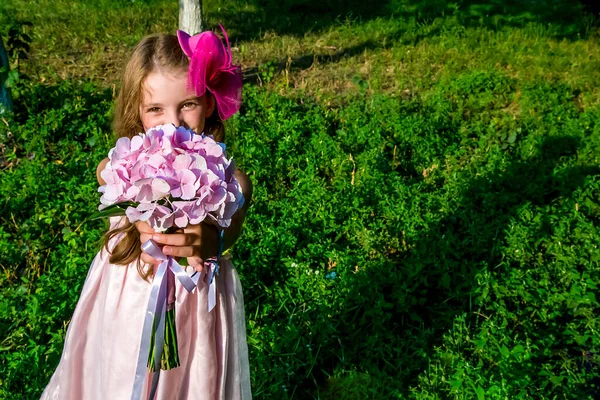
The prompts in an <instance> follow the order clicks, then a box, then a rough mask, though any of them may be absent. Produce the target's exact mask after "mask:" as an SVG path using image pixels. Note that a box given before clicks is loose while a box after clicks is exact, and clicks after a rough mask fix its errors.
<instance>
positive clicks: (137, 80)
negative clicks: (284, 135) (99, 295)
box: [103, 34, 225, 280]
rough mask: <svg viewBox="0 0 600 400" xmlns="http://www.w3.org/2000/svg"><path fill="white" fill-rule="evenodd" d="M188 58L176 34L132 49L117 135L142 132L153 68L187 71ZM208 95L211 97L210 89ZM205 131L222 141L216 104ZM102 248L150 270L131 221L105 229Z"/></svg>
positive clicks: (112, 259)
mask: <svg viewBox="0 0 600 400" xmlns="http://www.w3.org/2000/svg"><path fill="white" fill-rule="evenodd" d="M189 63H190V60H189V58H188V57H187V56H186V55H185V53H184V52H183V50H181V47H180V46H179V41H178V40H177V36H175V35H164V34H161V35H152V36H147V37H145V38H143V39H142V40H141V41H140V42H139V43H138V45H137V46H136V47H135V49H134V50H133V54H132V55H131V58H130V59H129V62H128V63H127V66H126V67H125V73H124V75H123V86H122V87H121V90H120V91H119V95H118V97H117V101H116V104H115V116H114V129H115V134H116V136H117V137H118V138H119V137H129V138H131V137H133V136H134V135H137V134H138V133H140V132H143V131H144V127H143V126H142V121H141V116H140V104H141V103H142V99H143V85H144V81H145V79H146V77H147V76H148V75H149V74H150V73H152V72H155V71H159V70H162V71H186V72H187V69H188V66H189ZM207 95H209V96H212V94H210V93H209V92H207ZM204 133H205V134H207V135H213V137H214V138H215V140H217V141H219V142H223V141H224V140H225V127H224V126H223V122H222V121H221V119H220V118H219V113H218V110H217V109H216V107H215V110H214V112H213V113H212V115H211V116H209V117H207V118H206V121H205V124H204ZM119 234H123V237H122V238H121V240H119V241H118V243H117V245H116V246H115V247H114V249H113V250H112V252H111V251H110V250H109V248H108V244H109V241H110V240H111V239H112V238H113V237H116V236H117V235H119ZM103 246H104V248H106V250H107V251H108V252H109V253H110V258H109V261H110V263H111V264H118V265H128V264H130V263H131V262H133V261H135V260H137V261H138V263H137V269H138V272H139V274H140V276H142V278H144V279H146V280H147V279H148V277H149V276H150V275H151V274H152V272H153V270H152V268H150V269H149V270H146V271H144V269H143V268H142V265H141V262H140V261H141V260H140V255H141V254H142V249H141V244H140V234H139V232H138V230H137V228H136V227H135V225H134V224H132V223H130V222H129V221H128V220H127V219H125V222H124V224H122V225H121V226H119V227H117V228H115V229H112V230H110V231H108V232H107V233H106V234H105V235H104V245H103Z"/></svg>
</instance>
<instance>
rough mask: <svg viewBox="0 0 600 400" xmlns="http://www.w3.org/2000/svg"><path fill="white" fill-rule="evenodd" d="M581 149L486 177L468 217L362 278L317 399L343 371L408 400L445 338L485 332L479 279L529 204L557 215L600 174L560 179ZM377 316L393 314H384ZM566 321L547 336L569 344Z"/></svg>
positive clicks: (557, 141) (574, 353) (545, 232)
mask: <svg viewBox="0 0 600 400" xmlns="http://www.w3.org/2000/svg"><path fill="white" fill-rule="evenodd" d="M579 146H580V138H579V137H575V136H563V137H549V138H547V139H545V140H544V141H543V143H542V144H541V145H540V146H539V149H538V157H537V158H536V159H535V160H534V161H531V162H522V161H516V162H513V163H512V164H510V165H508V166H507V167H506V168H502V169H497V170H493V171H491V172H489V173H484V174H482V175H481V176H478V177H477V178H475V179H473V180H472V181H471V182H470V183H469V184H468V185H467V186H466V187H465V188H464V190H463V191H462V193H460V198H458V199H456V201H457V204H458V207H455V208H456V209H458V210H459V211H458V212H456V213H455V214H453V215H451V216H449V217H446V218H444V219H443V220H441V221H440V222H439V223H437V224H435V225H433V226H431V227H430V229H429V230H428V231H427V232H426V233H424V234H423V235H422V239H421V240H420V241H419V242H417V243H415V245H414V246H413V247H412V248H411V249H410V250H409V251H407V252H405V253H402V254H400V255H398V256H396V257H394V256H390V258H388V262H387V263H385V264H383V265H382V266H381V269H380V270H379V271H378V273H377V274H371V275H369V277H368V279H367V278H366V277H363V278H361V279H356V282H355V285H354V287H353V290H352V291H351V292H350V293H349V294H348V296H347V297H346V299H347V301H346V310H354V309H355V310H356V311H355V312H353V313H349V312H347V311H344V312H340V314H339V315H337V316H335V317H336V318H339V321H338V323H337V324H336V326H337V327H338V331H337V332H336V333H335V334H336V339H337V340H339V348H337V349H336V350H335V351H334V350H331V351H327V350H325V352H326V354H328V356H324V358H323V364H322V365H319V366H318V368H317V367H315V368H314V371H315V378H316V380H317V382H318V383H319V386H318V389H317V390H316V391H315V392H314V393H315V397H314V398H317V397H319V396H321V397H320V398H330V397H327V396H326V397H322V394H323V391H324V392H325V393H327V392H328V390H329V388H330V387H329V385H328V383H327V382H326V381H325V380H326V378H327V373H331V372H332V371H334V370H336V368H337V369H338V370H339V367H340V364H343V367H346V368H348V367H351V366H354V367H357V366H358V367H359V372H364V373H366V374H368V375H367V376H373V377H378V378H375V379H378V380H379V379H384V381H385V380H386V379H387V380H389V383H390V386H391V388H390V389H385V390H390V392H389V393H385V394H386V395H389V396H392V395H393V394H394V393H396V392H392V390H399V391H400V392H403V394H404V395H408V390H409V388H410V387H411V386H412V387H414V386H416V385H418V381H417V379H418V377H419V375H420V374H422V373H423V371H427V369H428V357H429V356H431V355H432V354H433V352H434V349H435V347H436V346H440V345H441V344H442V335H443V334H445V333H447V332H449V331H450V330H451V329H452V326H453V322H454V320H455V318H456V317H457V316H460V315H466V316H467V323H468V324H471V325H474V326H477V324H478V318H479V317H478V315H477V314H476V312H475V311H476V310H475V309H474V307H473V305H472V303H473V292H474V290H473V289H474V288H475V287H477V285H478V284H477V281H476V276H477V274H478V273H479V272H481V271H483V270H485V269H489V270H492V269H495V268H497V267H498V266H499V265H501V264H502V261H503V259H504V255H503V254H502V249H501V248H502V247H503V246H504V245H505V237H506V232H507V231H508V230H509V225H510V224H511V223H512V222H513V221H515V220H517V219H518V218H519V212H520V210H521V208H522V207H523V206H526V205H527V204H532V205H534V206H538V207H540V206H548V205H550V204H553V203H554V202H556V201H559V199H560V198H568V197H569V196H571V194H572V193H573V192H574V191H575V190H577V189H578V188H579V187H580V186H582V185H583V184H584V180H585V178H586V177H587V176H591V175H598V174H600V167H598V166H595V165H594V166H576V167H570V168H565V169H561V170H560V171H559V172H557V171H556V170H555V166H556V164H557V163H558V161H559V159H561V158H563V157H575V156H576V153H577V150H578V148H579ZM398 233H400V232H398ZM552 233H553V229H552V223H551V222H550V221H544V222H543V223H542V224H541V228H540V230H539V232H537V234H536V237H535V240H539V239H542V238H547V237H549V236H551V235H552ZM532 240H533V238H532ZM511 268H523V267H522V266H519V265H514V266H511ZM498 273H502V272H501V271H498ZM407 291H409V293H407ZM367 299H368V300H367ZM376 307H380V308H383V309H382V310H380V311H379V312H378V311H374V310H373V308H376ZM506 307H507V308H509V309H511V308H513V309H518V307H519V305H518V304H508V303H507V304H506ZM374 316H376V317H378V318H373V317H374ZM564 318H565V319H567V320H565V321H562V322H563V323H564V324H560V325H559V326H557V327H548V329H547V331H546V332H547V333H548V334H550V335H555V336H556V337H557V338H560V337H562V330H561V329H563V328H562V327H563V326H566V324H568V323H569V321H568V319H569V318H572V316H571V315H565V316H564ZM513 329H515V330H518V329H519V328H517V327H516V326H515V327H513ZM557 342H560V339H559V340H558V341H557ZM357 344H358V345H357ZM560 345H561V346H563V349H566V350H567V351H568V356H569V357H571V358H572V359H578V357H579V358H580V357H581V354H580V353H581V352H580V348H579V347H577V346H576V345H574V344H568V343H564V342H560ZM340 348H341V349H342V350H341V353H342V354H345V359H344V360H343V361H341V360H340V358H339V355H338V353H339V350H340ZM536 357H538V360H537V361H534V362H540V365H541V363H542V362H545V361H548V360H547V359H543V357H544V356H543V355H542V354H539V355H537V356H536ZM555 357H556V358H557V360H559V359H560V356H559V355H556V356H555ZM373 360H379V361H378V362H375V363H373ZM346 368H343V369H346ZM522 372H523V373H524V374H525V373H527V371H522ZM382 377H383V378H382ZM386 377H387V378H386ZM398 379H399V380H398ZM582 390H586V389H585V388H582ZM317 392H319V393H320V394H317ZM582 395H586V393H582ZM587 395H589V393H587ZM347 398H352V397H347Z"/></svg>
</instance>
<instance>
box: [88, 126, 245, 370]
mask: <svg viewBox="0 0 600 400" xmlns="http://www.w3.org/2000/svg"><path fill="white" fill-rule="evenodd" d="M108 157H109V160H110V161H109V162H108V163H107V164H106V166H105V168H104V170H103V171H102V172H101V176H102V178H103V179H104V181H105V182H106V184H105V185H103V186H101V187H100V188H99V189H98V191H99V192H101V193H102V197H101V198H100V202H101V205H100V206H99V210H100V213H99V214H98V215H97V216H114V215H126V216H127V218H128V219H129V221H130V222H132V223H134V222H136V221H146V222H147V223H148V224H149V225H150V226H151V227H152V228H153V229H154V230H155V231H159V232H163V231H166V232H167V233H169V232H172V231H174V230H176V229H177V228H184V227H186V226H187V225H188V224H199V223H200V222H202V221H204V220H207V221H210V222H212V223H214V224H216V225H218V226H220V227H228V226H229V225H230V223H231V218H232V216H233V214H234V213H235V212H236V211H237V210H238V209H239V208H240V207H242V205H243V203H244V197H243V195H242V191H241V188H240V185H239V183H238V182H237V180H236V179H235V177H234V174H233V172H234V170H235V166H234V164H233V162H232V160H231V159H228V158H227V157H226V154H225V145H224V144H223V143H219V142H216V141H215V140H214V139H213V138H212V137H210V136H206V135H204V134H196V133H194V132H193V131H191V130H189V129H185V128H183V127H175V126H174V125H160V126H156V127H153V128H150V129H148V130H147V131H146V132H145V133H140V134H138V135H136V136H134V137H133V138H131V139H129V138H126V137H123V138H120V139H119V140H117V143H116V146H115V147H114V148H113V149H111V150H110V152H109V154H108ZM221 234H222V231H221ZM143 247H144V250H145V251H147V252H149V253H150V254H151V255H152V256H153V257H155V258H158V257H160V258H161V259H162V260H164V261H163V262H162V263H161V264H160V265H159V267H158V269H155V271H154V272H155V278H154V282H153V288H152V290H153V291H152V292H151V301H150V303H151V304H149V306H148V311H149V314H150V315H152V316H153V318H152V319H150V320H148V319H147V320H146V322H145V326H144V333H143V336H142V346H141V350H140V359H141V358H142V352H143V351H145V350H142V349H149V350H148V352H147V354H148V355H147V362H145V364H144V366H145V365H147V366H149V367H150V370H151V371H155V370H157V367H158V365H159V364H160V368H161V369H171V368H175V367H177V366H179V357H178V353H177V336H176V325H175V290H174V284H175V277H177V279H179V280H180V281H181V282H182V284H183V285H184V286H185V288H186V289H187V290H188V291H192V290H193V289H194V287H195V284H196V283H197V279H198V276H197V275H196V276H195V279H191V280H190V277H189V276H187V274H185V270H183V269H182V267H181V265H179V264H178V263H177V261H175V260H174V259H173V258H172V257H166V256H164V254H162V251H161V250H160V248H159V247H158V246H156V244H155V243H154V242H152V241H151V240H149V241H148V242H146V243H145V244H144V245H143ZM213 262H214V263H215V264H216V266H213V268H214V269H211V272H210V278H209V282H208V283H209V285H210V289H209V311H210V310H211V309H212V307H214V290H215V285H214V282H213V279H214V274H216V273H218V260H213ZM211 295H212V297H211ZM211 298H213V301H212V302H211ZM211 303H212V307H211ZM165 308H166V311H165ZM147 315H148V313H147ZM163 327H164V328H163ZM156 338H158V339H156ZM163 338H164V342H162V340H163ZM160 342H162V343H160ZM144 357H145V356H144ZM138 364H139V363H138Z"/></svg>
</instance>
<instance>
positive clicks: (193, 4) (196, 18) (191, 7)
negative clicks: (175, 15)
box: [179, 0, 202, 35]
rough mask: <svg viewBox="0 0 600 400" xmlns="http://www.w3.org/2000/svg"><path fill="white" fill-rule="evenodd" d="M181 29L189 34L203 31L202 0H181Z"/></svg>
mask: <svg viewBox="0 0 600 400" xmlns="http://www.w3.org/2000/svg"><path fill="white" fill-rule="evenodd" d="M179 29H181V30H182V31H184V32H186V33H188V34H189V35H195V34H196V33H200V32H202V0H179Z"/></svg>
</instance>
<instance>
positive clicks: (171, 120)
mask: <svg viewBox="0 0 600 400" xmlns="http://www.w3.org/2000/svg"><path fill="white" fill-rule="evenodd" d="M166 123H167V124H173V125H175V126H183V124H184V122H183V115H182V114H181V112H179V111H175V110H174V111H171V112H169V113H168V114H167V121H166Z"/></svg>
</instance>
